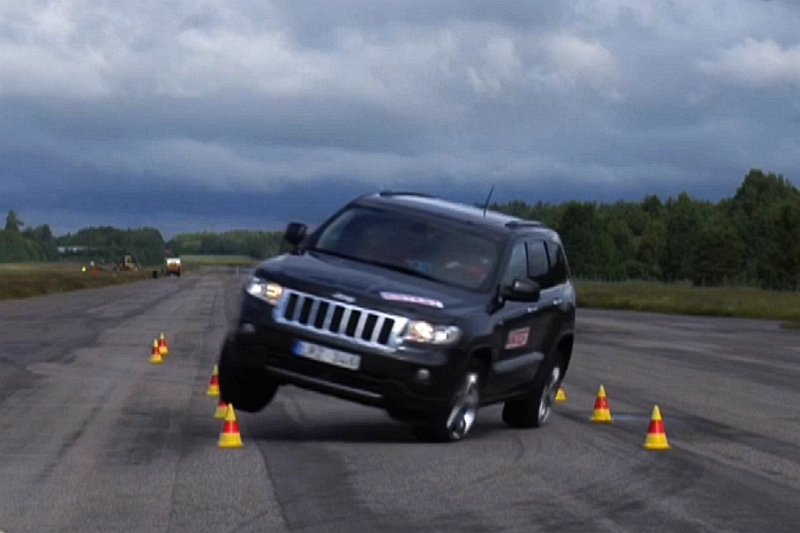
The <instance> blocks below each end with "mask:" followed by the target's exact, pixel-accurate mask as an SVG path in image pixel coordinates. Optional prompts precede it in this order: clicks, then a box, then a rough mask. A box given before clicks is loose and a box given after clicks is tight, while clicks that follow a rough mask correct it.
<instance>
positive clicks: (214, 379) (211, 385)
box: [206, 365, 219, 398]
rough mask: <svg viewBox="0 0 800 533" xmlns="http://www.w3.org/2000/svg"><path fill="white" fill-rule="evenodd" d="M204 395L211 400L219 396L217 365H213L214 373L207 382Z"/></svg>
mask: <svg viewBox="0 0 800 533" xmlns="http://www.w3.org/2000/svg"><path fill="white" fill-rule="evenodd" d="M206 394H208V395H209V396H211V397H212V398H216V397H217V396H219V367H217V365H214V372H212V373H211V379H210V380H208V389H207V390H206Z"/></svg>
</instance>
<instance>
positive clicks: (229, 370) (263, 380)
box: [219, 341, 279, 413]
mask: <svg viewBox="0 0 800 533" xmlns="http://www.w3.org/2000/svg"><path fill="white" fill-rule="evenodd" d="M232 350H233V345H232V342H230V341H228V342H226V343H225V346H224V347H223V349H222V354H221V355H220V358H219V392H220V397H221V398H222V401H223V402H226V403H232V404H233V406H234V407H235V408H236V409H238V410H240V411H245V412H247V413H256V412H258V411H261V410H262V409H264V408H265V407H266V406H267V405H269V402H271V401H272V398H274V397H275V393H276V392H277V391H278V386H279V383H278V381H277V380H276V379H275V378H273V377H272V376H270V375H269V374H268V373H267V372H266V371H265V370H263V369H259V368H257V367H255V368H251V367H245V366H242V365H240V364H237V363H235V362H233V361H231V351H232Z"/></svg>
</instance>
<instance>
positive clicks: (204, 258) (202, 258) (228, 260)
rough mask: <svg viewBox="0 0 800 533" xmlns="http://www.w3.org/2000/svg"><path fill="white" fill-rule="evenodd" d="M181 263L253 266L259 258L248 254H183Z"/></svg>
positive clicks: (191, 264)
mask: <svg viewBox="0 0 800 533" xmlns="http://www.w3.org/2000/svg"><path fill="white" fill-rule="evenodd" d="M180 258H181V264H182V265H183V266H185V267H193V266H251V265H253V264H254V263H256V262H257V261H258V260H257V259H253V258H252V257H248V256H246V255H181V256H180Z"/></svg>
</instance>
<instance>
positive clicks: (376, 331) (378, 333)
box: [369, 315, 386, 342]
mask: <svg viewBox="0 0 800 533" xmlns="http://www.w3.org/2000/svg"><path fill="white" fill-rule="evenodd" d="M385 320H386V317H384V316H382V315H378V320H377V321H376V322H375V327H374V328H372V335H371V336H370V338H369V342H378V338H379V337H380V336H381V330H382V329H383V323H384V321H385Z"/></svg>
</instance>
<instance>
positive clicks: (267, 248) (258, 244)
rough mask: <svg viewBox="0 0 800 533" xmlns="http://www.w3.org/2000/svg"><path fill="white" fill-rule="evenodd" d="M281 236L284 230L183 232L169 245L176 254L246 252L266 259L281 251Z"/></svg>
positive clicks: (255, 257)
mask: <svg viewBox="0 0 800 533" xmlns="http://www.w3.org/2000/svg"><path fill="white" fill-rule="evenodd" d="M282 239H283V232H281V231H256V230H233V231H226V232H223V233H214V232H201V233H182V234H179V235H176V236H175V237H173V238H172V239H171V240H170V241H169V243H167V246H168V248H169V249H170V250H171V251H172V252H173V253H174V254H176V255H180V254H200V255H246V256H248V257H252V258H254V259H265V258H267V257H271V256H273V255H277V254H278V253H279V252H280V249H281V243H282Z"/></svg>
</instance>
